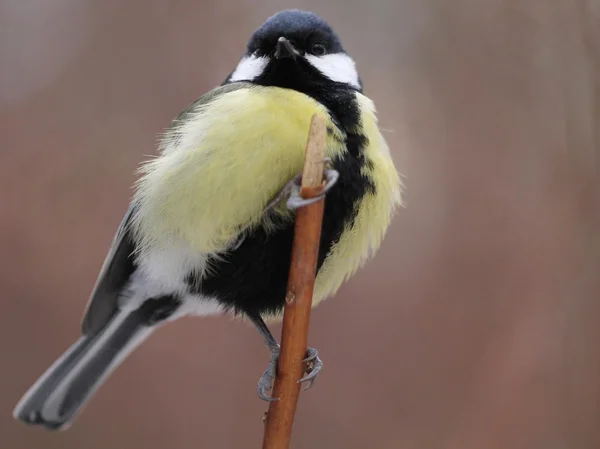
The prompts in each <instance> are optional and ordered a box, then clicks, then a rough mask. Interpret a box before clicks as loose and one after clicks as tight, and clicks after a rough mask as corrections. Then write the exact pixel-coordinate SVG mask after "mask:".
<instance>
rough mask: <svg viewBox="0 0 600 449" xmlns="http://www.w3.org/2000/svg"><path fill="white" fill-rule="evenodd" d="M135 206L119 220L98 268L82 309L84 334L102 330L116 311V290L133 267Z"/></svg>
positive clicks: (123, 283)
mask: <svg viewBox="0 0 600 449" xmlns="http://www.w3.org/2000/svg"><path fill="white" fill-rule="evenodd" d="M134 210H135V205H132V206H130V207H129V210H128V211H127V213H125V217H123V220H122V221H121V224H120V225H119V228H118V229H117V233H116V235H115V238H114V239H113V243H112V245H111V247H110V249H109V251H108V254H107V255H106V259H105V260H104V265H102V270H100V274H99V275H98V279H97V280H96V285H95V286H94V290H93V291H92V294H91V296H90V300H89V301H88V304H87V306H86V309H85V313H84V316H83V321H82V323H81V331H82V332H83V334H84V335H87V334H90V333H94V332H97V331H98V330H100V329H102V328H103V327H104V326H105V325H106V323H108V321H110V319H111V318H112V317H113V315H114V314H115V313H116V312H117V310H118V304H117V300H118V297H119V293H120V292H121V290H122V289H123V287H125V284H126V283H127V281H128V280H129V278H130V276H131V274H132V273H133V272H134V270H135V263H134V259H133V251H134V243H133V239H132V238H131V230H130V226H129V225H130V222H131V217H132V216H133V213H134Z"/></svg>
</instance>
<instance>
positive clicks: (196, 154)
mask: <svg viewBox="0 0 600 449" xmlns="http://www.w3.org/2000/svg"><path fill="white" fill-rule="evenodd" d="M314 113H318V114H321V115H322V116H323V117H324V118H326V121H327V126H328V128H329V129H330V130H331V131H332V132H331V133H330V134H329V136H328V140H327V148H326V154H327V155H328V156H330V157H333V156H335V155H336V154H340V153H342V152H343V151H344V150H345V146H344V144H343V134H342V133H341V131H339V130H338V128H337V127H335V126H334V125H333V122H332V121H331V118H330V116H329V114H328V112H327V111H326V109H325V108H324V107H323V106H322V105H320V104H319V103H318V102H316V101H314V100H312V99H311V98H310V97H308V96H306V95H303V94H301V93H299V92H296V91H294V90H289V89H281V88H275V87H268V88H267V87H260V86H250V85H247V86H245V87H243V88H239V89H236V90H231V88H229V89H228V91H227V90H225V93H223V94H221V95H218V94H216V95H215V94H212V97H211V99H210V100H209V101H208V102H205V103H201V104H199V105H198V106H197V107H195V108H193V109H192V110H191V111H189V113H188V114H187V116H186V117H185V118H184V119H183V121H182V122H181V123H180V124H179V125H177V126H176V127H175V128H174V130H173V131H171V132H169V133H167V135H166V137H165V139H164V140H163V142H162V145H161V155H160V156H159V157H157V158H155V159H153V160H151V161H149V162H146V163H145V164H144V165H143V167H142V169H141V171H142V173H143V176H142V177H141V178H140V180H139V182H138V183H137V186H136V192H135V195H134V201H135V202H136V203H137V211H136V214H135V217H134V218H133V225H132V227H133V229H134V235H135V236H136V240H137V243H138V247H139V251H140V252H143V251H144V250H145V248H148V247H152V246H157V245H159V246H162V245H170V244H183V245H186V246H189V247H190V248H191V249H193V250H196V251H199V252H204V253H208V252H219V251H223V250H225V249H226V248H227V246H228V245H229V244H230V243H231V242H232V240H233V239H234V238H235V237H236V236H237V235H238V233H239V232H240V230H241V229H245V228H248V227H252V226H256V225H258V224H259V223H260V222H261V220H262V219H263V217H262V212H263V210H264V208H265V206H266V205H267V203H268V202H269V200H270V199H272V198H273V197H274V196H275V195H276V194H277V193H278V192H279V191H280V190H281V189H282V188H283V186H284V185H285V184H286V183H287V182H288V181H289V180H290V179H292V178H293V177H294V176H296V175H297V174H298V173H300V172H301V170H302V167H303V161H304V151H305V145H306V141H307V138H308V130H309V126H310V120H311V117H312V115H313V114H314Z"/></svg>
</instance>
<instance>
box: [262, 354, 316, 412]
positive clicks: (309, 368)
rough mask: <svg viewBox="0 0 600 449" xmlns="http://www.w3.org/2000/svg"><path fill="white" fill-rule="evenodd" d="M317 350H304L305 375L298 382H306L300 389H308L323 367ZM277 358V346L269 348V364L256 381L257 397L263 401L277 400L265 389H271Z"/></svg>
mask: <svg viewBox="0 0 600 449" xmlns="http://www.w3.org/2000/svg"><path fill="white" fill-rule="evenodd" d="M318 354H319V352H318V351H317V350H316V349H315V348H308V349H307V351H306V358H305V359H304V360H303V361H302V362H303V363H305V364H306V372H305V376H304V377H303V378H302V379H300V380H299V381H298V383H301V384H302V383H305V382H308V383H307V384H306V385H304V386H303V387H302V390H301V391H305V390H308V389H309V388H310V387H312V386H313V384H314V382H315V379H316V378H317V375H318V374H319V373H320V372H321V370H322V369H323V362H322V361H321V359H320V358H319V356H318ZM278 359H279V346H277V347H276V348H273V349H272V350H271V360H269V366H268V367H267V369H266V371H265V372H264V374H263V375H262V377H261V378H260V380H259V381H258V397H259V398H261V399H262V400H263V401H267V402H272V401H278V400H279V398H274V397H272V396H269V395H268V394H267V391H269V390H272V389H273V382H274V381H275V375H276V373H277V361H278Z"/></svg>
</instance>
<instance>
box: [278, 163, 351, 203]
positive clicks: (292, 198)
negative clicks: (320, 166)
mask: <svg viewBox="0 0 600 449" xmlns="http://www.w3.org/2000/svg"><path fill="white" fill-rule="evenodd" d="M324 175H325V185H324V186H323V189H322V190H321V192H320V193H319V194H318V195H317V196H315V197H313V198H302V196H301V195H300V189H301V186H302V178H301V177H300V178H298V177H296V178H294V179H292V181H290V182H291V183H292V186H291V187H290V189H291V192H290V194H289V198H288V200H287V202H286V204H287V207H288V209H292V210H296V209H299V208H301V207H304V206H308V205H309V204H313V203H316V202H317V201H321V200H322V199H323V198H325V195H327V192H329V191H330V190H331V188H332V187H333V186H334V185H335V184H336V183H337V181H338V178H339V177H340V174H339V172H338V171H337V170H334V169H326V170H325V171H324Z"/></svg>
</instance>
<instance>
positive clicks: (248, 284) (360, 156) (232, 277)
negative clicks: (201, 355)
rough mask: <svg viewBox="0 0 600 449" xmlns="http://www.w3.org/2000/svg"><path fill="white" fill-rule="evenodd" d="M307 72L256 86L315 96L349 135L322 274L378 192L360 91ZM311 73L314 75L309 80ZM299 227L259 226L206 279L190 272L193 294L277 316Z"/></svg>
mask: <svg viewBox="0 0 600 449" xmlns="http://www.w3.org/2000/svg"><path fill="white" fill-rule="evenodd" d="M303 69H304V73H303V74H301V75H298V71H297V70H296V68H295V67H294V66H292V65H290V66H289V69H286V67H276V68H275V67H272V68H269V67H267V69H266V70H265V73H264V74H263V76H262V77H261V78H259V79H257V80H255V83H256V84H260V85H266V86H277V87H283V88H290V89H295V90H298V91H300V92H302V93H305V94H306V95H309V96H311V97H312V98H314V99H315V100H317V101H318V102H319V103H321V104H323V105H324V106H326V107H327V108H328V110H329V111H330V113H331V115H332V117H333V118H334V120H335V123H336V126H338V127H339V128H340V129H341V130H343V131H344V133H345V134H346V141H345V145H346V148H347V153H345V154H344V155H343V157H337V158H334V159H333V161H332V165H333V168H335V169H336V170H337V171H338V172H339V174H340V177H339V180H338V182H337V184H336V185H335V186H334V187H333V188H332V189H331V190H330V191H329V192H328V194H327V198H326V200H325V212H324V217H323V228H322V232H321V241H320V248H319V258H318V264H317V270H319V269H320V268H321V266H322V265H323V262H324V261H325V258H326V256H327V254H328V253H329V251H330V250H331V247H332V246H333V245H334V244H335V243H336V242H337V241H338V240H339V239H340V236H341V234H342V232H343V230H344V229H345V228H346V227H352V225H353V223H354V219H355V218H356V214H357V213H358V203H359V201H360V200H361V198H363V196H364V195H365V194H367V193H368V192H373V193H374V192H375V186H374V184H373V181H372V180H371V179H370V178H369V177H367V176H365V175H363V174H362V173H361V169H362V167H364V166H365V164H367V165H370V164H371V162H370V161H368V160H367V159H366V157H365V152H364V149H365V146H366V145H367V144H368V139H367V137H366V136H365V135H363V134H360V133H357V130H360V129H361V128H360V126H359V125H360V111H359V108H358V105H357V102H356V90H354V89H351V88H349V87H348V86H346V85H343V84H340V83H334V82H332V81H331V80H328V79H326V78H324V77H322V76H321V75H320V74H319V73H315V72H314V71H313V72H310V71H311V70H312V69H311V68H310V67H304V68H303ZM306 70H308V71H309V75H310V76H308V77H307V73H306ZM293 234H294V223H293V222H286V223H282V224H281V227H279V228H278V230H277V231H274V232H271V233H267V231H266V230H265V229H264V228H262V227H259V228H257V229H255V230H253V231H251V232H249V233H247V234H246V236H245V239H244V240H243V242H242V243H241V244H240V245H239V246H238V247H237V248H236V249H235V250H234V251H232V252H230V253H228V254H227V255H225V256H220V257H219V258H211V259H209V264H210V270H208V271H209V273H207V274H205V276H204V277H203V278H202V279H199V275H198V274H197V273H189V274H188V276H187V279H186V280H187V283H188V286H189V288H190V292H191V293H194V294H201V295H208V296H211V297H214V298H215V299H216V300H217V301H218V302H219V303H221V304H223V305H224V306H225V307H227V308H229V309H231V310H233V311H235V312H238V313H239V312H242V313H243V312H253V313H260V314H263V315H269V314H274V313H278V312H280V311H281V309H282V308H283V304H284V298H285V290H286V286H287V278H288V273H289V267H290V257H291V247H292V240H293Z"/></svg>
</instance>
